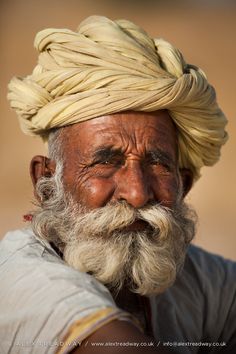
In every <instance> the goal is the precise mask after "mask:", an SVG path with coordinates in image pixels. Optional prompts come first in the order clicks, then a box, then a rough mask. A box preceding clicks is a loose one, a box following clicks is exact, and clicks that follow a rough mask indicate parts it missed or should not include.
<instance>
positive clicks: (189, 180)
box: [180, 168, 193, 198]
mask: <svg viewBox="0 0 236 354" xmlns="http://www.w3.org/2000/svg"><path fill="white" fill-rule="evenodd" d="M180 176H181V179H182V184H183V198H185V196H186V195H187V194H188V192H189V191H190V189H191V188H192V185H193V172H192V171H191V170H189V169H188V168H181V169H180Z"/></svg>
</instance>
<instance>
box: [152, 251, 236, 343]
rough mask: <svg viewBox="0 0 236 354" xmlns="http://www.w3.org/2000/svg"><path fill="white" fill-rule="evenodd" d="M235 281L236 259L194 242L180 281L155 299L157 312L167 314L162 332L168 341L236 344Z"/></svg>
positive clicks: (179, 276)
mask: <svg viewBox="0 0 236 354" xmlns="http://www.w3.org/2000/svg"><path fill="white" fill-rule="evenodd" d="M235 280H236V262H234V261H230V260H227V259H225V258H223V257H222V256H219V255H215V254H212V253H210V252H207V251H205V250H203V249H201V248H199V247H196V246H194V245H191V246H190V247H189V249H188V253H187V256H186V261H185V264H184V267H183V269H182V271H181V272H180V274H179V275H178V277H177V279H176V282H175V283H174V285H173V286H172V287H171V288H169V289H168V290H167V291H166V292H165V293H164V294H162V295H160V296H159V297H158V298H157V300H155V303H157V305H156V310H155V312H156V314H157V315H158V313H159V314H162V313H163V315H164V314H165V321H163V322H162V323H161V324H159V323H157V325H156V326H157V331H158V333H160V334H161V336H162V337H163V338H164V339H165V340H172V341H174V339H176V338H178V339H179V340H180V341H183V342H187V341H189V342H190V341H191V342H201V341H202V340H203V339H204V341H208V342H228V348H230V346H236V343H234V341H233V340H232V338H236V281H235ZM165 331H166V332H165ZM166 333H169V334H168V335H166ZM182 349H183V348H182ZM223 349H224V348H223Z"/></svg>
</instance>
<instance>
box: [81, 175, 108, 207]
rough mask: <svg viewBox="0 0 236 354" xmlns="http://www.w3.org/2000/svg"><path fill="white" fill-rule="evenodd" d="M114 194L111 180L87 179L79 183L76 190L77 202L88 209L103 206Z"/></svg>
mask: <svg viewBox="0 0 236 354" xmlns="http://www.w3.org/2000/svg"><path fill="white" fill-rule="evenodd" d="M113 193H114V184H113V182H112V180H110V179H109V180H108V179H103V178H89V179H87V180H86V182H84V183H81V184H80V186H79V187H78V189H77V193H76V194H77V198H76V199H77V201H80V202H81V203H82V204H84V206H85V207H87V208H89V209H94V208H100V207H102V206H105V205H106V204H107V203H108V202H109V201H110V199H111V197H112V195H113Z"/></svg>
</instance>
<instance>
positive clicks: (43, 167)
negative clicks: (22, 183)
mask: <svg viewBox="0 0 236 354" xmlns="http://www.w3.org/2000/svg"><path fill="white" fill-rule="evenodd" d="M55 168H56V164H55V162H54V161H52V160H50V159H49V158H47V157H46V156H41V155H37V156H34V157H33V158H32V160H31V163H30V176H31V179H32V183H33V186H34V188H35V186H36V183H37V181H38V180H39V179H40V178H41V177H51V176H52V175H53V174H54V172H55Z"/></svg>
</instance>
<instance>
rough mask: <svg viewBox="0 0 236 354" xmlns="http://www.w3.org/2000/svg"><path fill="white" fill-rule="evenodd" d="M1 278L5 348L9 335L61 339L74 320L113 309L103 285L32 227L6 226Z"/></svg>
mask: <svg viewBox="0 0 236 354" xmlns="http://www.w3.org/2000/svg"><path fill="white" fill-rule="evenodd" d="M0 283H1V289H0V297H1V303H0V313H1V318H2V319H4V320H2V321H1V324H0V327H1V329H0V332H1V333H2V334H4V339H5V342H4V343H5V348H6V351H7V350H8V349H7V348H8V346H7V345H8V344H9V343H10V342H11V341H12V338H15V341H17V339H18V340H20V341H27V340H29V338H37V339H38V340H41V341H48V342H50V341H51V340H52V339H55V338H60V339H62V338H63V335H64V334H65V333H66V331H67V330H68V328H69V327H70V325H72V324H73V323H74V322H75V321H78V320H80V319H83V318H89V316H91V315H92V314H94V313H97V312H98V311H100V310H104V309H107V308H110V309H111V311H109V315H114V312H116V311H117V308H116V306H115V303H114V301H113V299H112V296H111V295H110V293H109V291H108V289H107V288H106V287H105V286H103V285H102V284H100V283H99V282H97V281H96V279H94V278H93V277H92V276H90V275H88V274H86V273H82V272H79V271H77V270H75V269H73V268H71V267H69V266H67V265H66V264H65V262H64V261H63V260H62V259H61V258H60V257H59V256H58V255H57V254H56V252H55V251H54V250H53V249H52V248H51V246H50V245H49V244H48V243H47V242H46V241H43V240H39V239H37V238H36V237H35V235H34V234H33V233H32V231H31V230H30V229H28V230H17V231H13V232H10V233H8V234H7V235H6V236H5V237H4V239H3V240H2V241H1V242H0ZM100 317H101V316H100ZM99 320H100V321H101V318H100V319H99ZM93 321H96V320H93ZM14 336H15V337H14ZM8 339H9V343H8V344H7V343H6V341H7V340H8ZM1 345H4V344H3V343H2V344H1ZM9 345H10V344H9ZM38 349H39V348H38ZM46 349H47V348H45V350H46ZM33 352H34V351H32V353H33ZM36 352H37V351H36ZM42 353H43V352H42Z"/></svg>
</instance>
